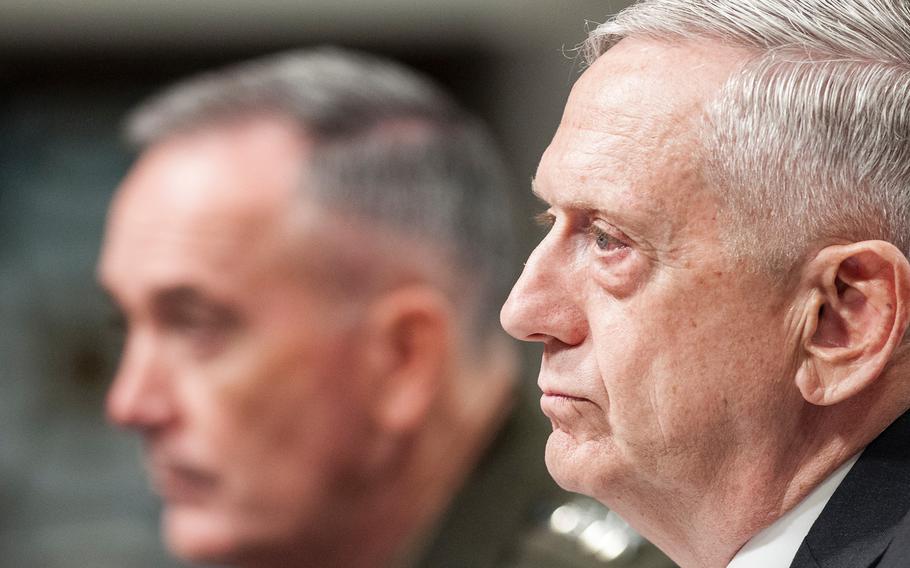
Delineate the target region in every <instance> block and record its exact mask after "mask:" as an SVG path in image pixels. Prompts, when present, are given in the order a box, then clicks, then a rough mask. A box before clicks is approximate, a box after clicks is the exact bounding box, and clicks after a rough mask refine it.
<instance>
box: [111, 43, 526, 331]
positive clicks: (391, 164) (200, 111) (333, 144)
mask: <svg viewBox="0 0 910 568" xmlns="http://www.w3.org/2000/svg"><path fill="white" fill-rule="evenodd" d="M259 115H262V116H266V117H268V116H276V117H278V118H280V119H286V120H288V121H290V122H291V123H292V124H293V125H294V126H295V127H297V128H298V129H299V130H300V131H301V133H302V134H303V135H304V136H305V137H306V138H307V139H308V140H309V141H311V142H312V143H313V145H314V147H313V149H312V153H310V154H309V155H308V156H307V157H306V165H305V174H304V175H305V179H304V183H305V185H306V192H307V194H308V195H312V196H314V197H315V198H316V199H317V200H318V202H320V203H321V204H324V205H326V206H328V207H333V208H340V209H342V210H344V211H346V212H351V213H353V214H355V215H358V216H360V217H363V218H365V219H367V220H369V221H370V222H372V223H377V224H378V225H380V226H384V227H386V228H392V229H393V230H395V231H398V232H400V233H401V234H402V235H404V236H407V237H409V238H412V239H415V242H422V243H430V244H432V245H438V246H439V248H440V249H441V250H445V251H451V252H452V254H451V259H447V260H449V261H450V262H449V264H450V265H451V270H450V272H451V274H453V275H458V276H459V278H458V280H459V281H462V280H463V284H461V286H463V287H469V288H470V289H471V293H470V296H471V297H472V300H471V302H470V308H469V309H470V311H471V314H470V318H469V319H470V320H472V323H473V324H474V325H472V327H473V328H474V329H476V330H480V331H484V332H485V333H486V332H492V331H493V330H497V331H498V330H499V323H498V313H499V305H500V304H501V302H502V300H503V299H504V298H505V296H506V294H507V293H508V290H509V288H510V287H511V283H512V281H513V279H514V278H513V277H514V272H513V268H512V262H511V258H512V253H513V251H512V242H513V241H512V239H513V236H512V229H511V224H510V222H509V219H510V211H509V208H508V205H507V193H508V192H507V189H508V188H507V186H506V183H507V181H506V180H507V176H506V175H505V168H504V166H503V163H502V161H501V158H500V153H499V152H498V150H497V148H496V147H495V144H494V143H493V141H492V139H491V137H490V135H489V134H488V132H487V131H486V129H485V128H484V126H483V125H482V124H481V123H480V122H479V121H478V120H476V119H475V118H473V117H472V116H471V115H470V114H468V113H466V112H465V111H464V110H463V109H461V108H460V107H459V106H458V105H457V104H456V103H455V102H454V101H453V100H452V99H451V98H450V97H448V96H447V95H446V94H445V93H443V92H442V91H441V90H440V89H439V88H437V87H436V86H435V85H434V84H433V83H432V82H431V81H429V80H427V79H425V78H422V77H420V76H418V75H417V74H415V73H414V72H412V71H410V70H407V69H405V68H404V67H402V66H400V65H397V64H394V63H392V62H390V61H388V60H384V59H380V58H377V57H373V56H369V55H366V54H362V53H356V52H350V51H346V50H340V49H337V48H319V49H312V50H301V51H299V52H289V53H283V54H278V55H274V56H269V57H265V58H262V59H259V60H254V61H251V62H246V63H242V64H239V65H235V66H230V67H227V68H225V69H222V70H218V71H214V72H210V73H205V74H202V75H199V76H197V77H194V78H191V79H189V80H187V81H184V82H182V83H178V84H177V85H176V86H174V87H172V88H170V89H168V90H166V91H165V92H163V93H162V94H160V95H158V96H156V97H154V98H153V99H151V100H150V101H148V102H146V103H145V104H143V105H142V106H141V107H140V108H139V109H137V110H136V111H135V112H134V113H133V114H132V115H131V116H130V117H129V119H128V122H127V136H128V138H129V140H130V142H131V143H132V144H133V145H135V146H136V147H138V148H139V149H144V148H145V147H148V146H150V145H153V144H155V143H156V142H159V141H161V140H163V139H165V138H168V137H171V136H174V135H178V134H180V133H184V132H187V131H195V130H200V129H204V128H206V127H208V126H214V125H218V124H221V123H225V122H230V121H236V120H238V119H240V120H242V119H244V118H248V117H255V116H259ZM302 159H303V157H302ZM366 230H367V231H368V230H369V227H367V229H366ZM365 238H366V239H369V238H370V237H369V236H366V237H365ZM399 254H400V255H401V256H403V257H406V256H407V255H408V252H407V251H399Z"/></svg>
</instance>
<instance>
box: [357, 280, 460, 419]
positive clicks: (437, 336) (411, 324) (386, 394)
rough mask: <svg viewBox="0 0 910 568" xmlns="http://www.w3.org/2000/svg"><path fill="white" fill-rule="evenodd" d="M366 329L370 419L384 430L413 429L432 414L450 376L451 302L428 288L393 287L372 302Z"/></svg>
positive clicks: (452, 341) (451, 350)
mask: <svg viewBox="0 0 910 568" xmlns="http://www.w3.org/2000/svg"><path fill="white" fill-rule="evenodd" d="M367 325H368V331H367V336H366V342H367V345H366V348H367V350H368V352H367V356H368V357H369V359H368V361H369V365H370V366H371V370H372V373H371V374H372V376H373V377H374V379H375V380H374V383H373V389H372V391H373V392H372V400H371V401H370V406H371V408H372V409H373V415H374V419H375V420H376V423H377V425H378V426H379V427H380V428H381V429H382V430H383V431H386V432H392V433H407V432H410V431H413V430H414V429H416V428H419V427H420V426H421V424H422V423H423V421H424V419H425V418H426V415H427V414H428V413H429V412H430V411H431V410H432V406H433V402H434V401H435V400H436V398H437V397H438V393H439V391H440V389H441V388H442V387H443V386H444V385H443V382H444V381H445V380H447V376H446V375H447V374H448V373H449V372H451V369H450V367H451V362H452V357H453V350H454V335H453V334H454V329H453V326H454V311H453V308H452V305H451V302H450V301H449V300H448V299H447V298H446V297H445V296H444V295H443V294H442V293H440V292H439V291H438V290H435V289H433V288H431V287H428V286H421V285H414V286H407V287H404V288H398V289H396V290H393V291H391V292H388V293H385V294H383V295H382V296H380V297H379V298H378V299H377V300H376V301H375V302H373V304H372V307H371V308H370V311H369V316H368V318H367Z"/></svg>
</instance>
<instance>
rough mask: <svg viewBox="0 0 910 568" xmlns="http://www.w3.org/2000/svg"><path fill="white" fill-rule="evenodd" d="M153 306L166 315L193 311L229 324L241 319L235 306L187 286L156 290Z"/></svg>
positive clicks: (153, 295)
mask: <svg viewBox="0 0 910 568" xmlns="http://www.w3.org/2000/svg"><path fill="white" fill-rule="evenodd" d="M152 306H153V309H155V310H160V311H161V312H163V313H165V314H168V313H170V314H176V313H181V312H186V311H187V310H192V311H194V312H195V313H197V314H201V313H205V314H208V316H212V317H215V318H218V319H219V320H221V321H222V322H223V323H228V324H229V323H235V322H236V321H238V320H239V319H240V314H239V312H238V311H237V309H236V307H235V306H232V305H230V304H229V303H228V302H225V301H222V300H220V299H218V298H215V297H212V296H211V295H209V294H206V293H204V292H202V291H201V290H199V288H197V287H195V286H192V285H187V284H180V285H175V286H169V287H166V288H162V289H159V290H156V291H155V292H153V293H152Z"/></svg>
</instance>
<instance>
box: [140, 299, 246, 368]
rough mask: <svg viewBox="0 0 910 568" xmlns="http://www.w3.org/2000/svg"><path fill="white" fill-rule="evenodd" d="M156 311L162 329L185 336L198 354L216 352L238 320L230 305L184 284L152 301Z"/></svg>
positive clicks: (181, 336) (180, 336) (183, 337)
mask: <svg viewBox="0 0 910 568" xmlns="http://www.w3.org/2000/svg"><path fill="white" fill-rule="evenodd" d="M155 312H156V314H155V315H156V319H157V321H158V323H159V325H160V326H161V328H162V329H163V330H164V331H165V332H169V333H171V334H173V335H176V336H178V337H179V338H181V339H183V340H186V341H187V342H188V343H189V345H190V347H191V348H192V349H193V350H194V351H196V352H197V353H198V354H200V355H211V354H213V353H215V352H217V350H218V349H219V348H220V347H222V346H223V344H224V342H225V341H226V340H227V339H228V337H229V335H230V334H231V332H232V331H233V330H234V329H236V327H237V325H238V323H239V320H240V318H239V317H238V315H237V313H236V311H235V310H233V309H232V308H231V307H229V306H225V305H223V304H220V303H217V302H212V301H209V300H207V299H206V298H203V297H201V296H200V294H198V293H197V292H195V291H193V290H191V289H183V288H180V289H176V290H172V291H169V292H167V293H165V294H162V295H161V296H160V297H159V298H158V299H157V300H156V302H155Z"/></svg>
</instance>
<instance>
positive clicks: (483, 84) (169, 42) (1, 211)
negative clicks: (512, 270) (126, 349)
mask: <svg viewBox="0 0 910 568" xmlns="http://www.w3.org/2000/svg"><path fill="white" fill-rule="evenodd" d="M623 4H624V2H619V1H617V2H607V1H592V0H590V1H589V0H563V1H561V2H541V1H539V0H495V1H491V0H437V1H432V2H431V1H424V2H416V1H405V0H371V1H360V2H354V1H352V0H309V1H300V0H297V1H292V0H280V1H279V0H265V1H259V2H255V3H254V2H242V1H239V0H206V1H193V2H174V1H165V0H146V1H142V2H140V1H127V0H82V1H79V2H77V1H70V2H66V1H52V0H31V1H28V2H26V1H21V2H16V1H12V0H0V323H2V326H0V566H2V567H7V566H9V567H26V568H27V567H42V568H56V567H93V568H115V567H116V568H123V567H133V568H144V567H153V566H154V567H162V566H164V567H167V566H176V564H175V563H174V561H172V560H169V559H168V557H167V555H166V554H165V553H164V552H163V551H162V549H161V546H160V545H159V543H158V536H157V504H156V501H155V499H154V498H153V497H152V496H151V495H150V494H149V492H148V490H147V488H146V482H145V478H144V475H143V474H142V471H141V467H140V463H139V448H138V444H137V443H136V440H135V439H134V437H133V436H129V435H126V434H122V433H118V432H115V431H113V430H111V429H110V428H108V427H107V425H106V424H105V423H104V419H103V398H104V392H105V390H106V387H107V385H108V383H109V381H110V378H111V376H112V374H113V370H114V366H115V364H116V359H117V350H118V347H119V345H118V339H117V335H118V334H117V332H116V331H115V330H114V329H112V327H111V325H110V318H111V317H112V314H111V312H110V309H109V308H108V306H107V304H106V301H105V300H104V297H103V296H102V294H101V293H100V292H99V291H98V289H97V288H96V285H95V282H94V275H93V269H94V264H95V261H96V255H97V251H98V246H99V242H100V238H101V234H102V229H103V222H104V215H105V209H106V206H107V203H108V200H109V199H110V196H111V194H112V192H113V190H114V188H115V187H116V185H117V183H118V181H119V180H120V178H121V177H122V176H123V174H124V172H125V171H126V169H127V167H128V165H129V163H130V161H131V159H132V156H130V154H129V153H128V151H127V150H126V148H125V146H124V145H123V144H122V143H121V139H120V132H119V126H120V120H121V118H122V116H123V114H124V112H125V111H126V110H127V109H128V108H130V107H131V106H133V105H134V104H135V103H136V102H138V101H139V100H140V99H142V98H143V97H145V96H146V95H148V94H149V93H151V92H152V91H154V90H156V89H157V88H159V87H160V86H161V85H163V84H166V83H169V82H171V81H173V80H174V79H177V78H179V77H182V76H185V75H187V74H191V73H194V72H196V71H199V70H202V69H207V68H211V67H214V66H218V65H221V64H224V63H229V62H233V61H237V60H240V59H245V58H249V57H252V56H256V55H261V54H266V53H270V52H273V51H277V50H282V49H286V48H294V47H303V46H309V45H318V44H324V43H333V44H340V45H345V46H349V47H354V48H359V49H365V50H370V51H374V52H377V53H380V54H384V55H387V56H390V57H393V58H395V59H398V60H400V61H402V62H404V63H406V64H409V65H411V66H413V67H416V68H418V69H420V70H422V71H424V72H425V73H427V74H429V75H430V76H432V77H434V78H436V79H437V80H438V81H439V82H440V83H442V84H443V85H444V86H446V87H448V88H449V89H450V90H451V91H453V92H454V93H455V94H456V96H458V97H459V98H460V99H461V101H462V102H463V103H464V104H465V105H466V106H467V107H469V108H470V109H472V110H473V111H475V112H476V113H477V114H479V115H481V116H482V117H484V118H485V119H487V121H488V122H489V123H490V125H491V126H492V128H493V131H494V133H495V134H496V135H497V137H498V139H499V141H500V143H501V145H502V146H503V149H504V150H505V153H506V156H507V157H508V158H509V160H510V161H511V165H512V173H513V175H514V179H515V180H516V182H515V187H514V188H513V189H514V192H515V198H514V204H515V207H514V211H515V219H516V222H517V224H518V226H519V227H521V228H522V231H523V234H522V235H520V236H521V242H522V251H521V252H522V254H526V253H527V252H528V251H529V250H530V248H531V247H532V246H533V244H534V242H535V240H536V238H537V237H538V235H536V234H534V229H533V228H532V227H531V223H530V221H529V219H530V217H531V215H532V214H533V213H535V212H536V211H535V210H536V208H537V206H536V204H535V203H534V202H533V199H532V198H531V197H530V194H529V191H528V180H529V179H530V177H531V175H533V172H534V170H535V168H536V164H537V160H538V158H539V157H540V154H541V152H542V151H543V149H544V148H545V147H546V145H547V143H548V142H549V139H550V137H551V136H552V133H553V132H554V130H555V128H556V125H557V123H558V121H559V117H560V114H561V112H562V108H563V104H564V102H565V98H566V96H567V95H568V92H569V89H570V87H571V85H572V83H573V82H574V80H575V78H576V77H577V75H578V64H577V63H576V62H574V61H573V57H574V54H573V53H572V52H571V51H570V49H571V48H572V47H574V45H575V44H577V43H578V42H580V41H581V40H582V39H583V38H584V35H585V29H586V20H591V21H595V22H600V21H603V20H604V19H605V18H606V16H607V15H608V14H612V13H614V12H616V11H617V10H618V9H620V8H621V7H622V5H623ZM521 260H522V259H521V258H516V259H515V262H516V266H520V262H521ZM534 359H535V358H534V357H529V361H533V360H534ZM526 375H527V376H528V381H527V383H528V389H527V390H528V391H529V392H534V391H535V388H534V386H533V382H534V381H533V377H535V376H536V362H534V363H530V364H529V368H528V369H527V372H526Z"/></svg>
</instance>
